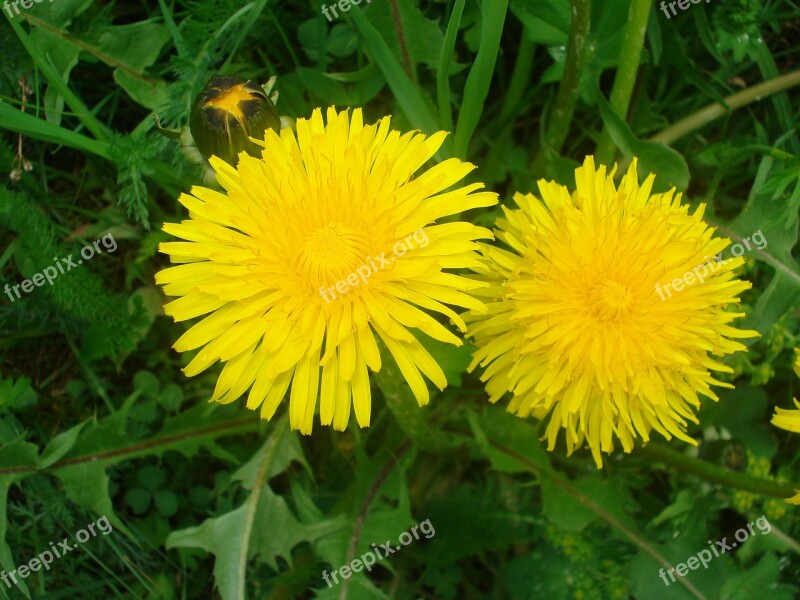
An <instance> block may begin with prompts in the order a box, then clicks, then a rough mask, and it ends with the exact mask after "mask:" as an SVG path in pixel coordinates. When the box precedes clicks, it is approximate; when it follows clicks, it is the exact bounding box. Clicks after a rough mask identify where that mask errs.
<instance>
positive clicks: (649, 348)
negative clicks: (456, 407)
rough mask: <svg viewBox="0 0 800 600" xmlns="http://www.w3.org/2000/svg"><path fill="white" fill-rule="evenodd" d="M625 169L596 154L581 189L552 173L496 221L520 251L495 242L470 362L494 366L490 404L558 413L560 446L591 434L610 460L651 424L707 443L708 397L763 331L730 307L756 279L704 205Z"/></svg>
mask: <svg viewBox="0 0 800 600" xmlns="http://www.w3.org/2000/svg"><path fill="white" fill-rule="evenodd" d="M615 170H616V169H615ZM613 174H614V172H613V171H612V172H611V173H606V168H605V167H602V166H601V167H600V168H599V169H597V170H596V169H595V166H594V159H593V158H592V157H588V158H587V159H586V161H585V163H584V165H583V166H582V167H581V168H579V169H577V170H576V172H575V179H576V183H577V190H576V191H575V192H573V193H572V194H570V192H569V191H568V190H567V188H565V187H564V186H561V185H558V184H556V183H555V182H547V181H544V180H541V181H539V192H540V194H541V200H540V199H539V198H536V197H534V196H533V195H531V194H528V195H525V196H523V195H521V194H517V195H516V196H515V197H514V200H515V201H516V203H517V205H518V206H519V207H520V208H519V209H518V210H510V209H504V210H505V216H506V218H505V219H499V220H498V222H497V225H498V228H499V231H497V232H496V234H497V236H498V238H499V239H500V240H501V241H502V242H504V243H505V244H506V245H507V246H508V249H501V248H495V247H489V246H487V247H486V248H485V249H484V253H485V256H486V259H487V260H488V262H489V263H490V265H491V271H492V276H491V277H490V278H491V280H492V285H491V286H490V287H489V288H486V289H484V290H481V291H479V292H477V293H478V294H480V295H486V296H487V298H486V299H487V303H488V306H489V312H488V313H486V314H483V315H481V314H478V313H472V314H468V315H467V319H468V322H471V326H470V335H471V336H473V337H474V339H475V343H476V345H477V347H478V350H477V352H476V353H475V356H474V361H473V363H472V365H471V366H470V369H474V368H475V367H476V366H477V365H480V366H482V367H485V371H484V372H483V375H482V377H481V379H482V380H483V381H486V382H487V384H486V388H487V391H488V392H489V394H490V400H491V401H492V402H496V401H497V400H498V399H500V398H501V397H502V396H503V395H504V394H505V392H507V391H510V392H512V393H513V398H512V400H511V403H510V405H509V407H508V410H509V411H511V412H514V413H516V414H517V415H518V416H520V417H527V416H529V415H531V414H532V415H534V416H535V417H537V418H539V419H543V418H544V417H546V416H547V415H548V414H549V415H550V420H549V423H548V425H547V428H546V433H545V435H544V438H546V439H547V440H548V449H550V450H552V449H553V448H554V447H555V443H556V439H557V437H558V432H559V430H561V429H564V430H566V445H567V451H568V452H569V453H570V454H571V453H572V452H573V451H574V450H575V449H576V448H579V447H581V446H583V445H584V443H586V444H587V445H588V446H589V448H590V449H591V451H592V455H593V457H594V460H595V462H596V463H597V466H598V468H601V467H602V458H601V451H602V452H606V453H610V452H611V451H612V450H613V448H614V442H613V440H614V438H615V437H616V438H618V439H619V441H620V442H621V444H622V448H623V449H624V450H625V451H626V452H630V451H631V450H632V449H633V446H634V439H635V438H637V437H641V438H642V439H643V440H644V441H645V442H647V441H648V440H649V439H650V432H651V431H652V430H655V431H657V432H659V433H660V434H661V435H663V436H664V437H666V438H667V439H671V437H672V436H675V437H677V438H679V439H682V440H684V441H686V442H688V443H690V444H695V443H696V442H695V441H694V440H692V439H691V438H690V437H688V436H687V435H686V421H692V422H695V423H696V422H697V418H696V417H695V409H696V408H697V407H698V406H699V405H700V400H699V397H698V395H703V396H706V397H708V398H712V399H714V400H717V396H716V395H715V394H714V392H713V391H712V389H711V386H712V385H716V386H722V387H732V386H730V385H729V384H725V383H723V382H720V381H718V380H716V379H714V376H713V372H714V371H720V372H728V373H730V372H732V370H731V369H730V368H729V367H727V366H726V365H724V364H723V363H722V362H721V361H720V359H721V358H722V357H723V356H725V355H726V354H730V353H732V352H736V351H737V350H744V349H745V346H744V345H743V344H741V343H739V342H736V341H732V340H731V339H729V338H744V337H752V336H755V335H757V333H756V332H754V331H741V330H738V329H735V328H734V327H732V326H731V325H730V324H729V323H731V321H733V320H734V319H735V318H736V317H738V316H741V315H739V314H735V313H731V312H727V311H725V310H724V307H725V306H726V305H727V304H731V303H735V302H738V300H739V299H738V298H737V295H738V294H739V293H740V292H742V291H743V290H746V289H748V288H749V287H750V284H749V283H747V282H744V281H740V280H738V279H736V278H735V276H734V273H733V270H734V269H735V268H736V267H738V266H739V265H741V264H742V262H743V259H742V258H741V257H739V258H733V259H727V260H722V258H721V257H717V258H718V259H719V260H717V259H715V255H716V254H718V253H721V252H722V251H723V250H724V249H725V247H726V246H727V245H728V244H729V243H730V240H728V239H724V238H712V234H713V232H714V230H713V228H709V227H708V226H707V225H706V224H705V223H704V222H703V220H702V217H703V210H704V208H705V207H704V206H703V205H701V206H700V207H699V208H698V209H697V210H696V211H695V212H694V214H689V209H688V207H687V206H686V205H682V204H681V195H680V194H677V195H676V194H674V189H673V190H670V191H669V192H667V193H664V194H655V195H651V193H650V191H651V188H652V185H653V180H654V175H650V176H649V177H648V178H647V179H646V180H645V181H644V183H643V184H641V186H640V185H639V183H638V180H637V177H636V161H634V162H633V164H632V165H631V167H630V169H629V170H628V173H627V175H625V177H624V178H623V179H622V182H621V184H620V186H619V188H617V187H616V186H615V184H614V181H613V179H612V176H613ZM544 438H543V439H544Z"/></svg>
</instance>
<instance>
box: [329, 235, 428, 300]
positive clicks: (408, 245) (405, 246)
mask: <svg viewBox="0 0 800 600" xmlns="http://www.w3.org/2000/svg"><path fill="white" fill-rule="evenodd" d="M412 242H413V243H412ZM428 244H430V240H429V239H428V236H427V235H426V234H425V232H424V231H423V230H422V229H417V230H416V231H415V232H414V233H412V234H410V235H407V236H406V237H405V238H404V239H403V241H401V242H397V243H396V244H395V245H394V247H393V248H392V253H393V255H392V256H390V257H389V258H386V252H381V253H380V255H378V256H375V257H372V256H367V263H369V264H367V263H364V264H363V265H361V266H360V267H358V268H357V269H356V270H355V271H353V272H352V273H350V274H349V275H348V276H347V277H346V278H345V279H340V280H339V281H337V282H336V285H332V286H331V287H329V288H324V287H321V288H319V295H320V296H322V298H323V299H324V300H325V302H327V303H328V304H330V303H331V300H335V299H336V292H339V295H341V296H344V295H345V294H346V293H347V292H349V291H350V289H351V288H354V287H356V286H358V285H360V284H362V283H363V284H364V285H367V284H368V283H369V278H370V277H372V274H373V273H375V272H377V271H379V270H380V269H383V268H384V267H388V266H391V264H392V263H393V262H394V261H395V259H397V258H399V257H401V256H404V255H405V254H406V252H408V251H409V250H412V249H414V248H415V247H416V248H425V247H426V246H427V245H428ZM375 261H378V262H377V263H376V262H375ZM328 294H330V297H328Z"/></svg>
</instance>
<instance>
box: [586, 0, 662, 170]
mask: <svg viewBox="0 0 800 600" xmlns="http://www.w3.org/2000/svg"><path fill="white" fill-rule="evenodd" d="M650 5H651V2H650V1H649V0H631V6H630V11H629V13H628V24H627V25H626V26H625V37H624V38H623V41H622V51H621V52H620V56H619V63H618V65H617V74H616V77H615V78H614V87H613V89H612V90H611V100H610V104H611V108H613V109H614V112H616V113H617V114H618V115H619V116H620V117H622V118H623V119H625V118H626V116H627V114H628V107H629V106H630V102H631V95H632V94H633V86H634V84H635V83H636V75H637V72H638V71H639V61H640V60H641V57H642V46H643V45H644V34H645V32H646V31H647V20H648V18H649V17H650ZM616 150H617V149H616V147H615V146H614V140H613V139H612V138H611V132H610V131H609V129H608V127H603V133H602V134H601V135H600V141H599V142H598V143H597V151H596V152H595V158H596V161H597V164H602V165H607V164H609V163H611V161H613V160H614V155H615V153H616Z"/></svg>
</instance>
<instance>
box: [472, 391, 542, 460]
mask: <svg viewBox="0 0 800 600" xmlns="http://www.w3.org/2000/svg"><path fill="white" fill-rule="evenodd" d="M469 422H470V425H471V426H472V432H473V434H474V435H475V441H476V442H477V443H478V447H479V448H480V449H481V452H483V454H484V455H485V456H486V458H488V459H489V461H490V462H491V463H492V467H493V468H494V469H496V470H498V471H502V472H504V473H521V472H525V471H530V468H529V466H528V465H532V466H534V467H535V468H538V469H542V470H549V469H550V463H549V460H548V458H547V455H546V453H545V450H544V446H543V445H542V442H540V441H539V433H538V430H537V428H536V427H534V426H533V425H532V424H531V421H530V420H526V419H521V418H519V417H516V416H514V415H512V414H511V413H509V412H507V411H505V410H503V409H501V408H500V407H495V406H491V407H488V408H487V409H486V410H484V412H483V413H482V414H480V415H476V414H474V413H471V414H470V415H469Z"/></svg>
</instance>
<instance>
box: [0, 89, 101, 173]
mask: <svg viewBox="0 0 800 600" xmlns="http://www.w3.org/2000/svg"><path fill="white" fill-rule="evenodd" d="M0 129H8V130H9V131H14V132H16V133H21V134H22V135H24V136H27V137H32V138H35V139H38V140H42V141H44V142H52V143H54V144H63V145H64V146H69V147H70V148H75V149H76V150H81V151H83V152H88V153H90V154H94V155H96V156H100V157H102V158H105V159H107V160H111V155H110V154H109V149H110V145H109V144H108V143H106V142H99V141H97V140H93V139H91V138H88V137H86V136H84V135H81V134H79V133H75V132H74V131H70V130H69V129H64V128H63V127H60V126H59V125H55V124H54V123H50V122H48V121H45V120H43V119H38V118H36V117H34V116H33V115H29V114H27V113H24V112H22V111H21V110H16V109H15V108H11V107H10V106H9V105H8V104H5V103H3V102H0Z"/></svg>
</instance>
